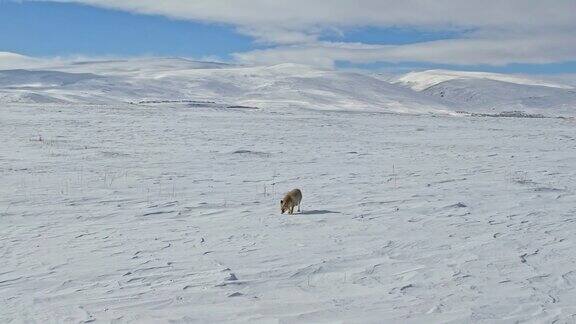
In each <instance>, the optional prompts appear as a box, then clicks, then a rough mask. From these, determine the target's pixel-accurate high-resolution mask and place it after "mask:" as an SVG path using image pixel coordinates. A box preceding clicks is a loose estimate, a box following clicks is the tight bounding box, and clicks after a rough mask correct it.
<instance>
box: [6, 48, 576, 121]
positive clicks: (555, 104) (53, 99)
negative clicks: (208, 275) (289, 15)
mask: <svg viewBox="0 0 576 324" xmlns="http://www.w3.org/2000/svg"><path fill="white" fill-rule="evenodd" d="M2 102H3V103H26V104H32V103H36V104H48V103H50V104H67V103H68V104H111V105H112V104H113V105H121V104H128V103H129V104H146V105H159V104H162V105H166V104H172V105H175V104H190V103H194V104H193V106H194V107H201V106H202V105H203V104H202V103H208V102H209V103H211V104H210V105H211V106H214V105H216V106H218V107H229V106H246V107H257V108H263V109H290V108H304V109H319V110H345V111H375V112H389V113H408V114H429V113H432V114H456V112H460V111H465V112H470V113H500V112H509V111H521V112H524V113H528V114H533V113H534V114H536V113H537V114H543V115H547V116H556V115H576V113H575V111H576V89H574V88H573V87H572V86H568V85H563V84H558V83H552V82H547V81H540V80H534V79H531V78H525V77H519V76H514V75H505V74H494V73H480V72H457V71H442V70H432V71H424V72H413V73H408V74H406V75H403V76H401V77H398V78H393V79H389V78H383V77H379V76H377V75H372V74H369V73H360V72H347V71H338V70H322V69H318V68H313V67H310V66H305V65H299V64H279V65H274V66H257V67H248V66H238V65H230V64H225V63H218V62H200V61H193V60H188V59H183V58H140V59H122V60H106V61H81V62H73V63H54V64H53V65H51V66H46V65H43V66H40V67H37V68H36V69H12V70H0V103H2Z"/></svg>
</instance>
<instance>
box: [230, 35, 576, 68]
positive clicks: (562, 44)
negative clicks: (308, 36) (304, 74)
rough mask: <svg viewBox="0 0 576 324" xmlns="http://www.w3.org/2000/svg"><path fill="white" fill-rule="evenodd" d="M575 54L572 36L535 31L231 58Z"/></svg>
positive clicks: (471, 58) (488, 60)
mask: <svg viewBox="0 0 576 324" xmlns="http://www.w3.org/2000/svg"><path fill="white" fill-rule="evenodd" d="M575 53H576V35H565V36H554V35H535V36H534V37H529V38H510V39H450V40H439V41H432V42H423V43H416V44H408V45H366V44H354V43H327V42H319V43H314V44H305V45H292V46H282V47H275V48H271V49H266V50H256V51H251V52H246V53H236V54H235V57H236V58H237V59H238V60H239V61H242V62H245V63H249V64H274V63H280V62H295V63H303V64H311V65H322V66H325V67H331V66H333V64H334V62H335V61H348V62H352V63H370V62H394V63H397V62H430V63H438V64H455V65H476V64H488V65H505V64H509V63H537V64H544V63H554V62H559V61H567V60H573V59H575V58H576V56H575V55H574V54H575Z"/></svg>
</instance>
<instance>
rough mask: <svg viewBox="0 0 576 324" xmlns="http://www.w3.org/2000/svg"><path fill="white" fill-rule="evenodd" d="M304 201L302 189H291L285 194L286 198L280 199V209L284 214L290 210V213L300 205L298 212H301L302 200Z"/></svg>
mask: <svg viewBox="0 0 576 324" xmlns="http://www.w3.org/2000/svg"><path fill="white" fill-rule="evenodd" d="M301 201H302V191H300V189H293V190H290V191H289V192H288V193H286V195H285V196H284V199H282V200H280V211H281V212H282V214H284V212H288V213H289V214H290V215H292V214H293V213H294V207H296V206H298V212H300V202H301Z"/></svg>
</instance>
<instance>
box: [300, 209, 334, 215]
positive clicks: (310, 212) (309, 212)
mask: <svg viewBox="0 0 576 324" xmlns="http://www.w3.org/2000/svg"><path fill="white" fill-rule="evenodd" d="M300 214H302V215H324V214H340V212H337V211H331V210H325V209H315V210H303V211H302V212H301V213H300Z"/></svg>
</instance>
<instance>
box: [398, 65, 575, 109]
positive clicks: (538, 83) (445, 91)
mask: <svg viewBox="0 0 576 324" xmlns="http://www.w3.org/2000/svg"><path fill="white" fill-rule="evenodd" d="M395 83H396V84H402V85H404V86H406V87H408V88H410V89H413V90H415V91H418V92H420V93H423V94H426V95H428V96H430V97H433V98H436V99H438V100H441V102H442V103H443V104H444V105H446V106H449V107H452V109H453V110H463V111H469V112H486V113H491V112H505V111H523V112H526V113H537V114H544V115H548V116H549V115H576V89H574V88H573V87H572V86H569V85H564V84H558V83H552V82H548V81H542V80H536V79H531V78H527V77H520V76H514V75H505V74H496V73H481V72H458V71H443V70H430V71H424V72H412V73H408V74H406V75H404V76H402V77H400V78H398V79H397V80H396V81H395Z"/></svg>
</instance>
